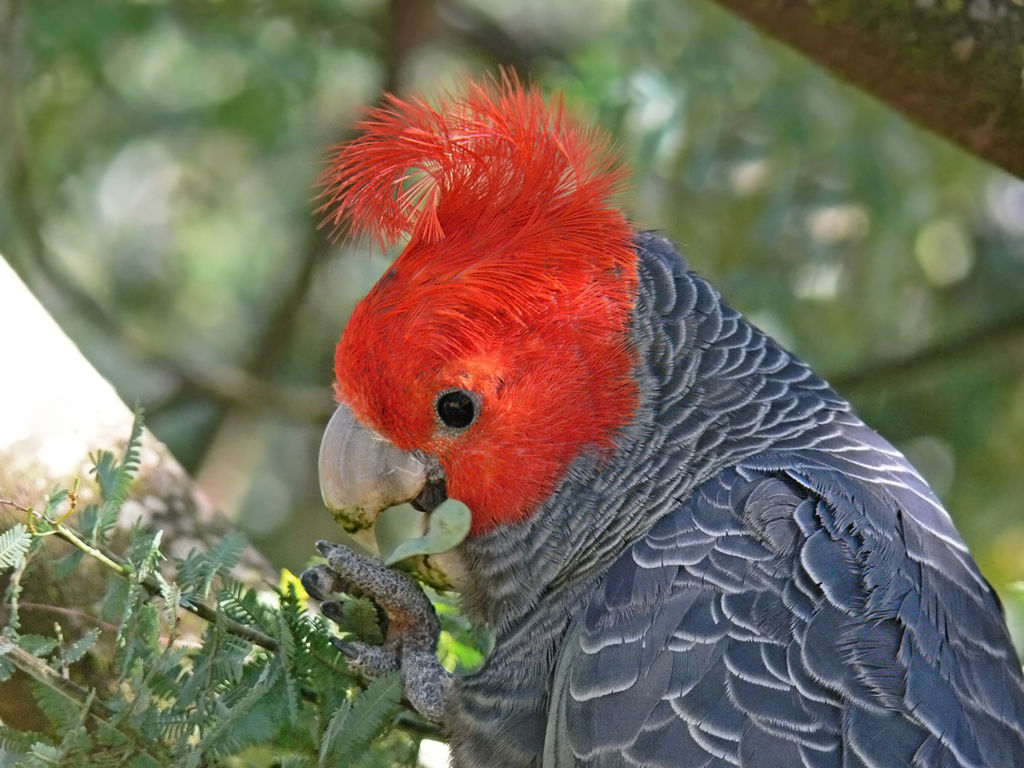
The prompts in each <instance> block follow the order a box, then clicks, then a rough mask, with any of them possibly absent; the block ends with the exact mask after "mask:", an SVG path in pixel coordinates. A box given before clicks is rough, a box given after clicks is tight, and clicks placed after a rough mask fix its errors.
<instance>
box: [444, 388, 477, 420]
mask: <svg viewBox="0 0 1024 768" xmlns="http://www.w3.org/2000/svg"><path fill="white" fill-rule="evenodd" d="M436 408H437V415H438V416H439V417H440V419H441V421H442V422H444V423H445V424H446V425H448V426H449V427H454V428H455V429H462V428H463V427H468V426H469V425H470V424H472V423H473V419H475V418H476V403H475V402H473V398H472V397H470V395H469V393H468V392H463V391H462V390H461V389H453V390H452V391H451V392H445V393H444V394H443V395H441V396H440V397H439V398H437V405H436Z"/></svg>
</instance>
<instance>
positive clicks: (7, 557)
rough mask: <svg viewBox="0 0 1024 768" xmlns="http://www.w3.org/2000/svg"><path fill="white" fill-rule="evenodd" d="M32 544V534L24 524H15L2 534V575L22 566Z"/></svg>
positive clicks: (0, 562) (0, 557) (0, 568)
mask: <svg viewBox="0 0 1024 768" xmlns="http://www.w3.org/2000/svg"><path fill="white" fill-rule="evenodd" d="M30 544H32V534H31V533H29V532H28V526H26V525H25V524H24V523H15V524H14V525H13V526H11V527H10V528H8V529H7V530H6V531H4V532H3V533H0V573H2V572H3V571H6V570H7V569H8V568H14V567H16V566H19V565H21V561H22V558H24V557H25V553H26V552H28V548H29V545H30Z"/></svg>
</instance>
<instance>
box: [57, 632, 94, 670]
mask: <svg viewBox="0 0 1024 768" xmlns="http://www.w3.org/2000/svg"><path fill="white" fill-rule="evenodd" d="M99 636H100V631H99V630H98V629H90V630H89V631H88V632H86V633H85V635H84V636H82V637H81V638H79V639H78V640H76V641H75V642H73V643H72V644H71V646H70V647H69V648H68V649H67V650H66V651H64V654H63V655H64V662H65V663H66V664H74V663H75V662H76V661H78V660H79V659H81V658H82V657H83V656H85V654H87V653H88V652H89V649H90V648H92V646H93V644H95V642H96V640H97V639H98V638H99Z"/></svg>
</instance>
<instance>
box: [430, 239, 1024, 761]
mask: <svg viewBox="0 0 1024 768" xmlns="http://www.w3.org/2000/svg"><path fill="white" fill-rule="evenodd" d="M636 247H637V251H638V254H639V257H640V261H639V263H640V277H641V287H640V295H639V298H638V304H637V309H636V312H635V314H634V327H633V340H634V343H635V345H636V347H637V349H638V351H639V358H640V361H641V362H640V365H639V367H638V370H637V371H636V376H637V380H638V382H639V383H640V388H641V405H640V409H639V411H638V413H637V415H636V418H635V419H634V421H633V422H632V423H630V424H629V425H628V426H627V427H625V428H624V429H623V430H622V432H621V434H620V435H619V436H618V439H617V445H618V450H617V451H616V453H615V455H614V456H613V457H612V458H611V459H610V460H609V461H606V462H600V461H598V459H597V458H596V457H594V456H582V457H580V458H579V459H578V460H577V461H576V462H575V463H574V464H573V465H572V467H571V468H570V470H569V472H568V474H567V476H566V478H565V479H564V480H563V481H562V483H561V485H560V486H559V487H558V489H557V491H556V492H555V494H553V495H552V497H551V498H549V499H548V500H547V501H546V502H545V503H544V504H543V505H542V507H541V508H540V509H539V510H538V511H537V513H536V514H535V515H534V516H533V517H531V518H530V519H529V520H527V521H525V522H523V523H520V524H516V525H510V526H504V527H501V528H499V529H497V530H495V531H493V532H492V533H489V534H487V535H485V536H482V537H478V538H475V539H469V540H467V542H466V543H465V544H463V545H462V547H461V548H460V550H459V552H458V555H459V556H460V557H461V558H462V559H463V561H464V563H465V565H466V567H467V568H468V570H469V571H470V572H471V574H472V578H471V579H470V580H469V583H468V585H467V593H466V605H467V607H468V609H469V610H470V611H471V612H473V613H474V614H475V615H476V616H477V617H478V618H480V619H482V620H486V621H488V622H490V623H491V624H492V626H494V627H495V630H496V647H495V649H494V652H493V653H492V654H491V656H490V658H489V659H488V662H487V665H486V667H485V668H484V669H483V670H482V671H481V672H480V673H478V674H477V675H475V676H473V677H470V678H467V679H464V680H460V681H457V682H456V684H455V692H454V695H453V696H452V697H451V698H450V704H449V711H448V712H447V720H448V726H449V730H450V732H451V734H452V747H453V754H454V756H455V762H456V764H457V765H459V766H484V765H500V766H509V767H510V768H511V767H514V766H538V765H541V764H543V765H544V766H545V768H564V767H566V766H573V765H588V766H621V765H641V766H652V767H653V766H687V767H690V766H757V767H758V768H770V767H773V766H778V767H779V768H782V767H783V766H785V767H786V768H800V767H804V766H805V767H806V768H826V767H828V768H833V767H835V768H840V767H842V768H854V767H857V766H864V767H867V766H871V767H878V766H885V767H886V768H902V767H903V766H906V767H907V768H911V767H913V768H925V767H926V766H928V767H932V766H950V767H953V766H955V767H956V768H968V767H970V768H989V767H991V768H995V767H996V766H1000V767H1005V766H1024V725H1022V724H1024V684H1022V682H1021V674H1020V667H1019V665H1018V661H1017V659H1016V657H1015V655H1014V652H1013V649H1012V646H1011V644H1010V641H1009V637H1008V634H1007V631H1006V627H1005V624H1004V622H1003V619H1002V615H1001V610H1000V607H999V605H998V601H997V599H996V597H995V595H994V593H993V592H992V590H991V588H990V587H989V585H988V584H987V582H986V581H985V580H984V578H983V577H982V576H981V575H980V574H979V572H978V570H977V568H976V566H975V564H974V562H973V560H972V559H971V557H970V555H969V554H968V552H967V550H966V548H965V546H964V544H963V542H962V541H961V539H960V537H959V534H958V533H957V532H956V530H955V527H954V526H953V523H952V521H951V520H950V518H949V516H948V515H947V513H946V512H945V511H944V510H943V508H942V506H941V504H940V503H939V501H938V500H937V499H936V498H935V496H934V494H933V493H932V492H931V490H930V489H929V488H928V486H927V485H926V484H925V482H924V481H923V480H922V479H921V477H920V476H919V475H918V474H917V472H916V471H915V470H914V469H913V468H912V467H911V466H910V465H909V464H908V463H907V461H906V459H904V458H903V456H902V455H901V454H900V453H899V452H898V451H896V450H895V449H894V448H893V447H892V446H891V445H889V443H887V442H886V441H885V440H884V439H882V438H881V437H879V436H878V435H877V434H876V433H875V432H873V431H872V430H871V429H869V428H868V427H867V426H865V425H864V424H863V423H862V422H861V421H860V419H858V418H857V416H856V415H855V414H853V413H852V411H851V409H850V406H849V405H848V404H847V403H846V401H844V400H843V399H842V398H840V397H839V396H838V395H836V394H835V393H834V392H833V391H832V390H831V389H830V388H829V387H828V385H827V384H826V383H825V382H824V381H822V380H821V379H820V378H819V377H817V376H816V375H815V374H814V373H813V372H812V371H810V369H809V368H808V367H807V366H806V365H805V364H803V363H802V362H800V361H798V360H796V359H795V358H794V357H793V356H792V355H790V354H789V353H788V352H786V351H785V350H783V349H781V348H780V347H779V346H778V345H776V344H775V343H774V342H773V341H772V340H771V339H769V338H768V337H766V336H765V335H764V334H762V333H761V332H760V331H759V330H757V329H756V328H754V327H753V326H752V325H750V324H749V323H748V322H747V321H746V320H745V319H744V318H743V317H742V316H740V315H739V314H738V313H736V312H735V311H734V310H732V309H730V308H729V307H727V306H725V305H724V304H722V302H721V301H720V299H719V297H718V294H717V293H716V292H715V290H714V289H713V288H712V287H711V286H710V285H709V284H708V283H707V282H706V281H704V280H703V279H701V278H699V277H697V276H695V275H694V274H693V273H691V272H689V271H688V270H687V269H686V266H685V263H684V262H683V260H682V257H680V256H679V255H678V254H677V253H676V252H675V249H674V248H673V247H672V246H671V244H670V243H668V242H667V241H666V240H664V239H663V238H660V237H659V236H657V235H653V234H640V235H638V236H637V240H636ZM542 759H543V763H541V760H542Z"/></svg>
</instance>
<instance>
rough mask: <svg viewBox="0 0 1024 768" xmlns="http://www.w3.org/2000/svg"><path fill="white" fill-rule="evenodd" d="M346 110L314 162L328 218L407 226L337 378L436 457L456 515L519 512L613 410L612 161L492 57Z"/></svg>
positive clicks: (625, 266) (619, 399)
mask: <svg viewBox="0 0 1024 768" xmlns="http://www.w3.org/2000/svg"><path fill="white" fill-rule="evenodd" d="M360 128H361V129H362V130H363V134H362V136H361V137H360V138H358V139H356V140H354V141H352V142H349V143H348V144H345V145H343V146H341V147H340V148H339V149H338V150H337V152H336V153H335V155H334V156H333V158H332V160H331V165H330V167H329V169H328V170H327V172H326V173H325V175H324V182H325V184H326V193H325V194H326V196H327V197H328V198H329V203H328V204H327V206H326V207H327V208H329V209H330V210H331V213H330V217H329V220H330V221H331V222H332V223H334V224H335V225H337V224H340V223H341V222H343V221H346V220H347V221H350V222H351V226H352V228H353V231H354V232H356V233H361V234H372V235H375V236H376V237H378V238H379V239H380V240H381V241H382V242H394V241H396V240H397V239H399V238H400V237H401V236H402V235H409V238H410V239H409V243H408V245H407V246H406V247H405V249H404V251H403V252H402V254H401V255H400V256H399V257H398V259H397V260H396V261H395V263H394V265H393V266H392V267H391V269H390V270H388V272H387V273H386V274H385V275H384V276H383V277H382V278H381V280H380V281H379V282H378V283H377V285H375V286H374V288H373V289H372V290H371V291H370V293H369V294H368V295H367V296H366V298H364V299H363V300H362V301H361V302H360V303H359V304H358V305H357V307H356V309H355V311H354V312H353V314H352V318H351V320H350V321H349V323H348V326H347V327H346V329H345V332H344V335H343V337H342V339H341V341H340V342H339V343H338V348H337V353H336V358H335V373H336V376H337V383H336V392H337V395H338V397H339V399H341V400H342V401H344V402H346V403H347V404H348V405H349V406H350V407H351V408H352V410H353V411H354V413H355V414H356V416H357V417H359V419H360V420H362V421H363V422H364V423H366V424H367V425H369V426H372V427H373V428H374V429H376V430H377V431H379V432H380V433H382V434H383V435H385V436H386V437H388V438H389V439H391V440H392V441H393V442H394V443H395V444H396V445H398V446H399V447H400V448H403V449H405V450H421V451H424V452H426V453H428V454H432V455H434V456H436V457H437V458H438V460H439V462H440V464H441V466H442V468H443V469H444V471H445V475H446V483H447V490H448V494H449V495H450V496H451V497H453V498H457V499H460V500H461V501H463V502H465V503H466V504H467V505H468V506H469V508H470V509H471V510H472V513H473V528H472V532H473V534H480V533H484V532H486V531H488V530H491V529H493V528H494V527H495V526H497V525H500V524H503V523H512V522H516V521H519V520H522V519H524V518H526V517H528V516H529V515H530V513H531V512H532V510H533V509H535V508H536V506H537V505H538V504H539V503H540V502H542V501H543V500H544V498H546V497H547V496H548V495H549V494H550V493H551V492H552V491H553V490H554V488H555V486H556V485H557V484H558V482H559V480H561V478H562V477H563V476H564V474H565V471H566V470H567V468H568V466H569V464H570V463H571V462H572V460H573V459H574V458H576V457H577V456H579V455H581V454H582V453H584V452H587V451H592V452H597V453H606V452H607V451H609V450H611V449H612V447H613V444H614V437H615V433H616V430H617V429H618V428H620V427H621V426H622V425H624V424H626V423H628V422H629V421H630V420H631V419H632V417H633V412H634V410H635V406H636V401H637V388H636V384H635V382H634V380H633V377H632V370H633V366H634V363H635V360H634V352H633V350H632V347H631V344H630V339H629V327H630V316H631V312H632V309H633V305H634V303H635V299H636V291H637V256H636V252H635V250H634V248H633V245H632V229H631V227H630V225H629V223H628V221H627V220H626V217H625V215H624V214H623V212H622V211H621V210H620V209H619V208H617V207H615V206H614V205H613V204H612V202H611V197H612V195H613V194H614V192H615V191H616V189H617V187H618V185H619V183H620V181H621V178H622V174H621V172H620V171H618V170H616V169H615V168H614V167H613V163H612V158H611V157H610V155H609V152H608V148H607V143H606V141H605V140H603V139H602V138H600V137H598V136H597V135H595V134H594V133H593V132H591V131H587V130H584V129H581V128H578V127H576V126H575V125H573V124H571V123H570V122H569V121H568V120H567V119H566V118H565V116H564V115H563V112H562V108H561V106H557V107H549V106H547V105H546V104H545V103H544V100H543V98H542V97H541V96H540V94H539V93H537V92H536V91H534V90H527V89H524V88H523V87H522V86H521V85H520V84H519V82H518V81H517V80H515V79H514V78H511V77H506V78H505V79H504V80H503V82H502V83H500V84H494V85H472V86H470V87H469V89H468V91H467V93H466V95H465V96H464V97H462V98H460V99H457V100H454V101H451V102H449V103H445V104H442V105H441V106H440V107H438V108H434V107H431V106H429V105H427V104H426V103H425V102H423V101H419V100H409V101H404V100H400V99H398V98H395V97H390V98H389V99H388V101H387V102H386V105H385V106H384V107H381V108H378V109H374V110H372V111H370V112H369V114H368V116H367V118H366V120H365V121H363V122H362V123H361V124H360ZM451 392H462V393H465V397H463V395H455V396H449V397H447V398H446V397H445V396H446V395H448V393H451ZM442 400H444V402H442ZM446 409H447V410H446ZM467 419H470V423H468V424H465V425H464V424H463V423H462V422H464V421H466V420H467Z"/></svg>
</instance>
